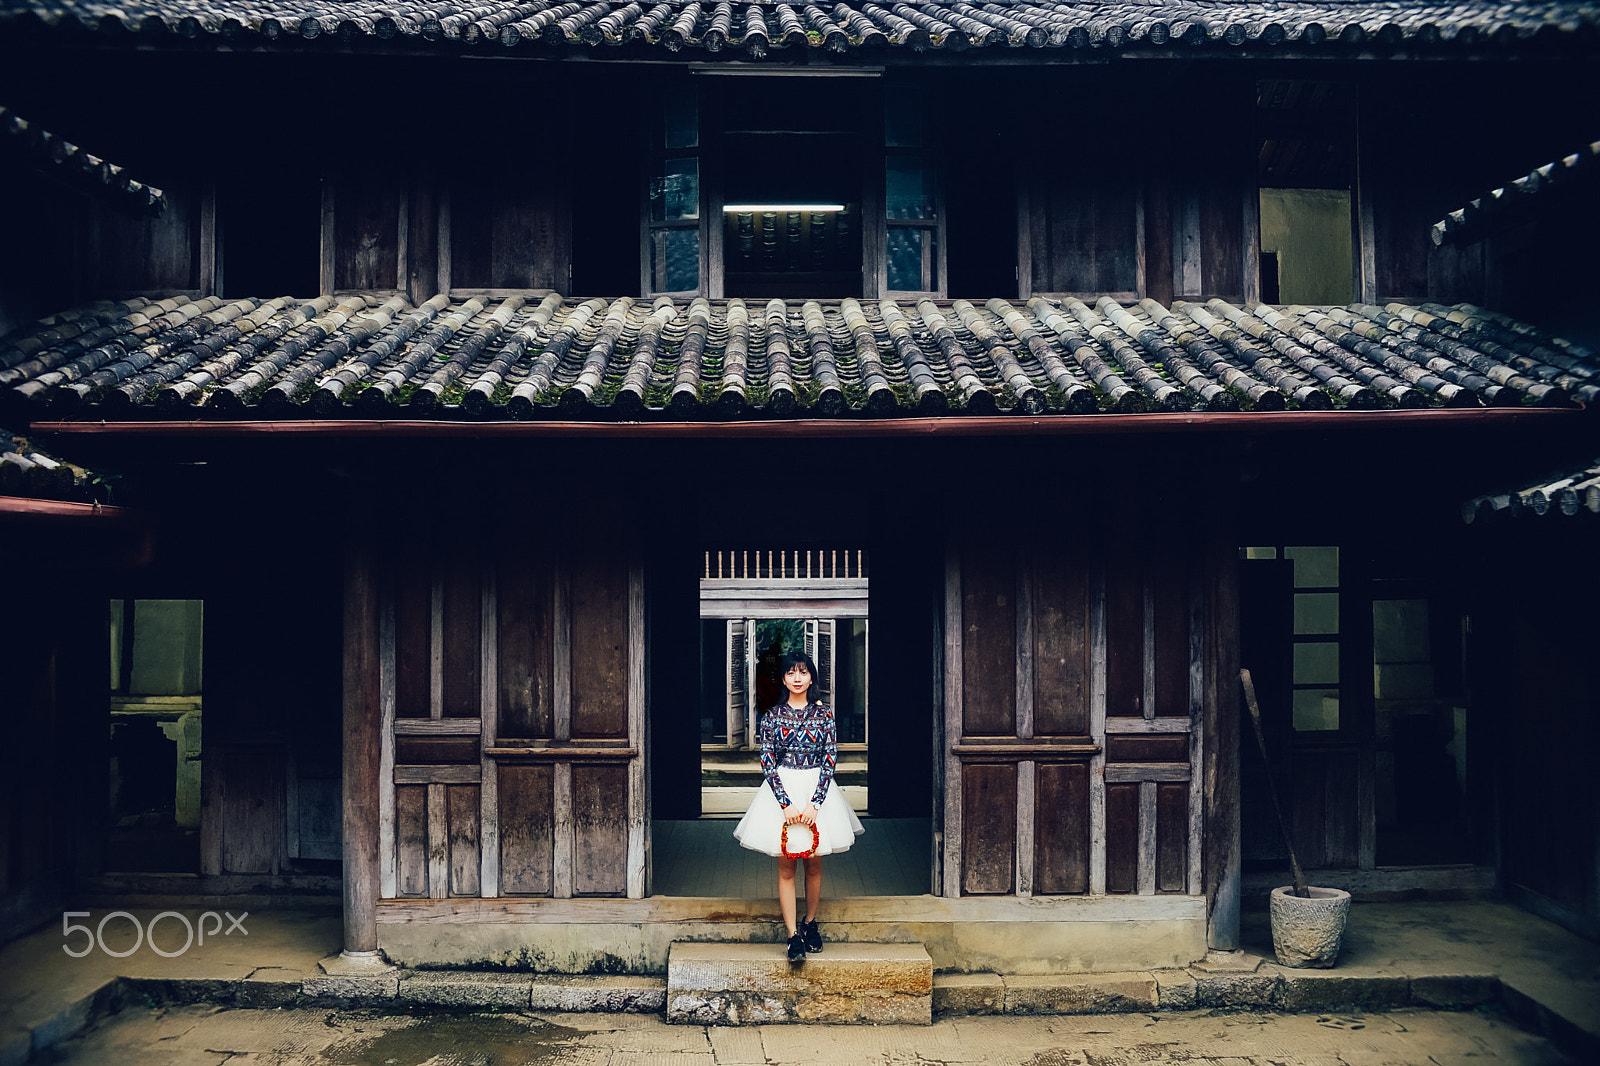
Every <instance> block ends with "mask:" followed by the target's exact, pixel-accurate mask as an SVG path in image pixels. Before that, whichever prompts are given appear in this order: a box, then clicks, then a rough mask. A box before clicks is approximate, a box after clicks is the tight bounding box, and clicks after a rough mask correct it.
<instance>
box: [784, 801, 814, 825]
mask: <svg viewBox="0 0 1600 1066" xmlns="http://www.w3.org/2000/svg"><path fill="white" fill-rule="evenodd" d="M789 809H790V810H793V809H794V808H793V807H790V808H789ZM795 821H797V822H799V823H800V824H801V825H816V824H817V806H816V804H814V803H808V804H806V805H805V809H804V810H802V811H801V812H800V813H799V814H798V815H796V816H795Z"/></svg>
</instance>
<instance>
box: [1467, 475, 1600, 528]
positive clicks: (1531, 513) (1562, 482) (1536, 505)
mask: <svg viewBox="0 0 1600 1066" xmlns="http://www.w3.org/2000/svg"><path fill="white" fill-rule="evenodd" d="M1545 514H1551V515H1600V459H1595V460H1593V461H1591V462H1588V463H1583V464H1580V465H1578V466H1575V467H1571V468H1569V469H1566V470H1561V471H1558V472H1556V473H1553V474H1549V475H1546V476H1544V477H1541V478H1539V479H1537V480H1536V481H1534V482H1532V483H1531V484H1530V483H1526V482H1525V483H1523V484H1521V485H1519V486H1518V487H1516V488H1513V489H1507V490H1506V491H1504V492H1492V493H1488V494H1487V495H1483V496H1478V497H1476V498H1474V499H1471V500H1468V501H1467V502H1466V503H1464V504H1462V505H1461V517H1462V519H1463V520H1464V521H1466V522H1469V523H1471V522H1481V521H1484V520H1487V519H1494V518H1503V517H1505V516H1507V515H1510V516H1513V517H1519V518H1521V517H1536V516H1539V515H1545Z"/></svg>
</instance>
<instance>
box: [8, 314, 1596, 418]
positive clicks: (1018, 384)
mask: <svg viewBox="0 0 1600 1066" xmlns="http://www.w3.org/2000/svg"><path fill="white" fill-rule="evenodd" d="M1596 399H1600V361H1597V360H1596V359H1595V357H1594V355H1593V354H1592V353H1590V352H1588V351H1586V350H1584V349H1582V348H1579V347H1576V346H1574V345H1572V344H1570V343H1568V342H1565V341H1561V340H1558V339H1555V338H1551V337H1548V336H1545V335H1544V334H1542V333H1540V332H1539V331H1538V330H1536V329H1534V328H1533V327H1531V326H1527V325H1525V324H1523V323H1520V322H1515V321H1513V320H1511V319H1508V318H1505V317H1503V316H1500V315H1497V314H1494V313H1492V312H1488V311H1484V310H1481V309H1479V308H1476V307H1473V306H1471V305H1465V304H1463V305H1458V306H1456V307H1442V306H1437V305H1431V304H1425V305H1423V306H1421V307H1411V306H1406V305H1401V304H1391V305H1389V306H1388V307H1375V306H1368V305H1351V306H1349V307H1317V308H1312V307H1289V308H1278V307H1269V306H1265V305H1262V306H1255V307H1251V308H1248V309H1246V308H1243V307H1239V306H1235V305H1232V304H1228V303H1225V302H1223V301H1221V300H1212V301H1210V302H1208V303H1182V302H1176V303H1174V304H1173V305H1172V306H1171V307H1166V306H1162V305H1161V304H1158V303H1156V302H1154V301H1152V300H1144V301H1142V302H1140V303H1138V304H1134V305H1131V306H1123V305H1121V304H1118V303H1117V302H1115V301H1114V300H1111V299H1109V298H1102V299H1100V300H1099V301H1097V302H1095V303H1093V304H1090V303H1087V302H1083V301H1079V300H1075V299H1062V300H1058V299H1046V298H1043V297H1035V298H1033V299H1031V300H1028V301H1026V302H1022V301H1017V300H1003V299H993V300H989V301H987V302H986V303H975V302H969V301H965V300H956V301H933V300H927V299H923V300H904V301H901V300H893V299H885V300H881V301H856V300H843V301H837V302H829V303H826V304H824V303H819V302H816V301H791V302H785V301H782V300H771V301H759V300H751V301H742V300H736V299H730V300H718V301H710V300H705V299H695V300H691V301H684V302H675V301H674V300H672V299H670V298H667V297H660V298H657V299H656V300H655V301H654V302H650V301H645V300H634V299H631V298H628V297H622V298H618V299H614V300H605V299H590V300H571V299H566V298H563V297H562V296H560V295H558V294H553V293H539V292H535V293H530V294H528V295H526V296H521V295H519V296H513V297H511V298H509V299H504V300H499V299H486V298H483V297H470V298H463V297H457V298H452V297H451V296H449V295H445V294H441V295H438V296H435V297H434V298H433V299H431V300H428V301H426V302H425V303H423V304H422V305H421V306H412V305H411V304H410V303H408V302H407V301H406V300H405V299H404V298H403V297H399V296H394V295H390V294H368V293H352V294H342V295H338V296H323V297H319V298H317V299H314V300H301V299H291V298H288V297H279V298H277V299H271V300H260V299H240V300H232V301H223V300H221V299H219V298H217V297H206V298H204V299H193V298H183V297H175V298H171V299H165V300H159V301H145V300H128V301H123V302H121V303H102V304H95V305H92V306H90V307H87V308H83V309H80V310H78V311H74V312H70V313H68V314H64V315H60V316H57V317H56V318H55V319H53V320H51V321H49V322H45V323H42V324H40V326H38V327H37V328H34V329H30V330H23V331H20V332H19V333H17V334H14V335H12V336H10V337H6V338H0V402H3V404H4V406H3V407H0V415H3V416H4V417H9V418H11V419H12V420H13V421H14V422H17V421H42V420H58V419H62V418H69V419H70V418H93V419H97V420H99V419H103V420H108V421H128V420H139V419H149V420H173V419H178V420H193V419H207V418H211V419H221V420H238V421H260V420H283V419H295V418H302V419H319V420H335V419H362V418H371V419H383V420H394V419H403V420H419V419H420V420H433V421H481V420H489V421H495V420H498V421H531V420H539V421H563V422H570V421H575V420H577V421H581V420H590V421H599V422H632V421H673V422H677V421H694V420H719V419H723V420H735V419H737V420H748V419H755V420H761V419H779V420H783V419H818V418H822V419H852V418H857V419H859V418H879V419H882V418H897V417H904V416H913V415H921V416H950V417H956V418H959V417H963V416H969V415H995V414H1000V415H1005V414H1019V415H1030V416H1031V415H1060V416H1064V417H1071V416H1073V415H1082V414H1092V413H1118V414H1121V413H1126V414H1135V415H1137V414H1138V413H1140V412H1150V411H1167V412H1226V411H1245V412H1252V411H1284V410H1290V411H1319V410H1321V411H1326V410H1333V409H1353V410H1378V409H1383V408H1397V409H1418V408H1426V407H1478V406H1496V407H1499V406H1508V405H1510V406H1518V405H1528V406H1569V405H1573V404H1577V403H1582V404H1590V403H1593V402H1595V400H1596Z"/></svg>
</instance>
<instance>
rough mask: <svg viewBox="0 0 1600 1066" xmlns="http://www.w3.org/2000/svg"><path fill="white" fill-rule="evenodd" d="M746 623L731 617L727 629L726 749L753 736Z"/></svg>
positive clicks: (738, 744) (748, 643)
mask: <svg viewBox="0 0 1600 1066" xmlns="http://www.w3.org/2000/svg"><path fill="white" fill-rule="evenodd" d="M747 626H748V623H747V621H746V620H745V619H743V618H730V619H728V622H727V630H728V642H727V649H728V707H727V711H728V718H727V722H728V746H729V747H733V748H737V747H740V746H742V745H743V744H744V742H745V737H747V736H752V737H753V736H754V735H755V733H754V732H753V730H751V729H749V728H747V724H746V720H747V719H748V718H749V717H750V641H749V639H748V630H747Z"/></svg>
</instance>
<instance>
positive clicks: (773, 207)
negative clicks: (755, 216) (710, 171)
mask: <svg viewBox="0 0 1600 1066" xmlns="http://www.w3.org/2000/svg"><path fill="white" fill-rule="evenodd" d="M843 210H844V204H728V205H726V206H724V207H723V209H722V212H723V214H726V215H733V214H741V215H742V214H744V213H745V212H756V211H771V212H773V213H775V214H777V213H782V212H785V211H799V212H802V213H804V212H810V213H812V214H820V213H822V212H825V211H843Z"/></svg>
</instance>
